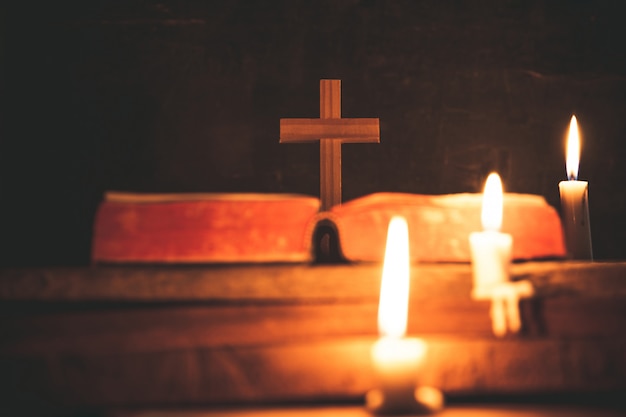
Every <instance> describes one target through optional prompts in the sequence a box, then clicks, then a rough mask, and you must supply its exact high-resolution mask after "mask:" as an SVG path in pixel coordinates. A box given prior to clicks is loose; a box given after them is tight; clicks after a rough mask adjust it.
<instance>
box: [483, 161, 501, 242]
mask: <svg viewBox="0 0 626 417" xmlns="http://www.w3.org/2000/svg"><path fill="white" fill-rule="evenodd" d="M480 219H481V221H482V224H483V229H484V230H493V231H495V232H497V231H499V230H500V227H502V181H501V180H500V176H499V175H498V174H496V173H495V172H492V173H491V174H489V176H488V177H487V181H486V182H485V191H484V192H483V208H482V212H481V216H480Z"/></svg>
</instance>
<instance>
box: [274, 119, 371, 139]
mask: <svg viewBox="0 0 626 417" xmlns="http://www.w3.org/2000/svg"><path fill="white" fill-rule="evenodd" d="M319 139H341V141H342V142H343V143H350V142H353V143H364V142H370V143H379V142H380V126H379V120H378V119H377V118H358V119H280V142H281V143H285V142H312V141H316V140H319Z"/></svg>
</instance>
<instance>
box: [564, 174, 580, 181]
mask: <svg viewBox="0 0 626 417" xmlns="http://www.w3.org/2000/svg"><path fill="white" fill-rule="evenodd" d="M567 179H568V181H576V180H577V179H578V176H577V175H574V174H569V175H568V176H567Z"/></svg>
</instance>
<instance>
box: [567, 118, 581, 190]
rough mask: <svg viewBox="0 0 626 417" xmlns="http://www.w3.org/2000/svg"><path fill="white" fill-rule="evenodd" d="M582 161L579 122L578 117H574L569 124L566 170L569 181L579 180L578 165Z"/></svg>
mask: <svg viewBox="0 0 626 417" xmlns="http://www.w3.org/2000/svg"><path fill="white" fill-rule="evenodd" d="M579 161H580V134H579V132H578V122H577V121H576V116H572V120H571V121H570V122H569V133H568V134H567V159H566V161H565V169H566V170H567V179H568V180H576V179H578V165H579Z"/></svg>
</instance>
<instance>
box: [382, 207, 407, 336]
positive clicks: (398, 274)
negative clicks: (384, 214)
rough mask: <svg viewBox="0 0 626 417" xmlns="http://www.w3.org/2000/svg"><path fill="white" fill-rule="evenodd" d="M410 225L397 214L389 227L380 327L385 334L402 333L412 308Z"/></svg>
mask: <svg viewBox="0 0 626 417" xmlns="http://www.w3.org/2000/svg"><path fill="white" fill-rule="evenodd" d="M409 278H410V260H409V226H408V225H407V222H406V219H404V218H403V217H400V216H394V217H393V218H392V219H391V221H390V222H389V228H388V230H387V246H386V248H385V260H384V263H383V276H382V282H381V285H380V303H379V306H378V330H379V331H380V333H381V334H382V335H383V336H391V337H402V336H403V335H404V334H405V333H406V325H407V315H408V311H409Z"/></svg>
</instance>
